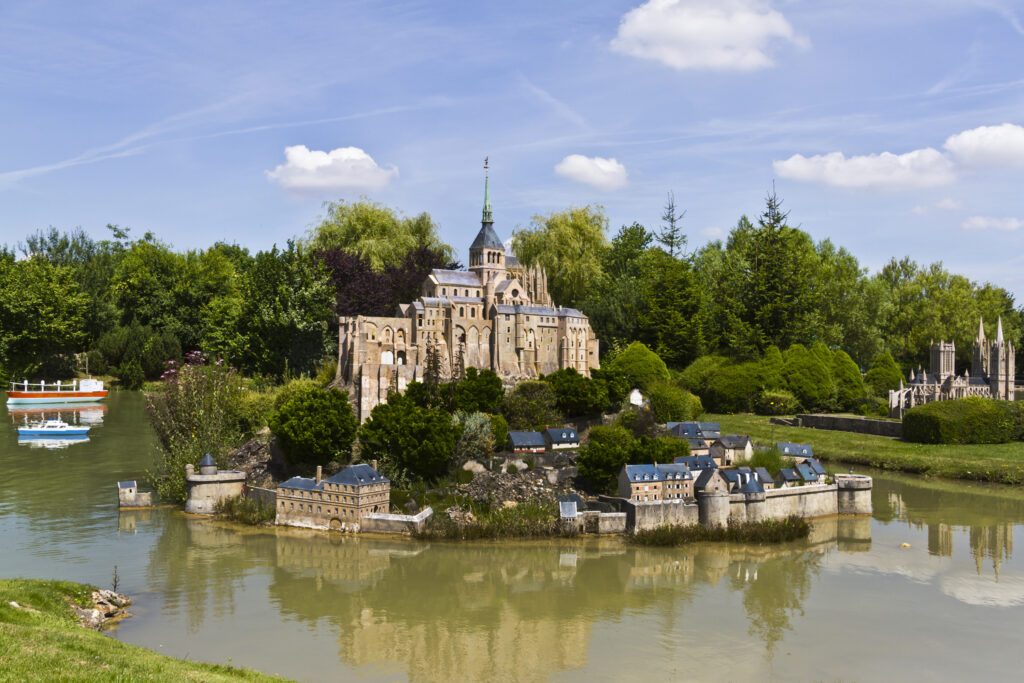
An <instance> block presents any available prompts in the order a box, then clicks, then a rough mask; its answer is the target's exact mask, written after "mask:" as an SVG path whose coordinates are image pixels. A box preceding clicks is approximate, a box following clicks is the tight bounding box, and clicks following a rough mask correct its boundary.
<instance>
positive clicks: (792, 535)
mask: <svg viewBox="0 0 1024 683" xmlns="http://www.w3.org/2000/svg"><path fill="white" fill-rule="evenodd" d="M810 533H811V523H810V522H808V521H807V520H806V519H804V518H803V517H796V516H792V517H787V518H786V519H770V520H765V521H763V522H735V523H733V522H730V523H729V524H728V526H724V527H712V528H710V529H708V528H706V527H703V526H701V525H700V524H693V525H689V526H662V527H658V528H655V529H646V530H643V531H638V532H636V533H635V534H633V535H632V536H631V537H630V541H631V542H633V543H636V544H637V545H650V546H667V547H674V546H679V545H685V544H687V543H698V542H711V541H725V542H729V543H788V542H790V541H796V540H799V539H801V538H807V537H808V536H809V535H810Z"/></svg>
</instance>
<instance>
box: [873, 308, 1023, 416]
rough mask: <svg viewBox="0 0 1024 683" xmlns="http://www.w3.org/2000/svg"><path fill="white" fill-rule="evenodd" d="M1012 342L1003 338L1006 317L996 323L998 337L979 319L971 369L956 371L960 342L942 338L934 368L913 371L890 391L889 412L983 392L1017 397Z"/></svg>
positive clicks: (1004, 397) (934, 349)
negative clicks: (906, 380) (988, 332)
mask: <svg viewBox="0 0 1024 683" xmlns="http://www.w3.org/2000/svg"><path fill="white" fill-rule="evenodd" d="M1014 354H1015V350H1014V348H1013V343H1012V342H1007V341H1006V340H1004V339H1003V321H1002V319H1000V320H999V322H998V323H997V325H996V338H995V341H989V340H987V339H986V338H985V324H984V321H983V320H982V321H979V322H978V336H977V338H976V339H975V340H974V356H973V359H972V361H971V371H970V372H964V374H962V375H957V374H956V368H955V361H956V346H954V344H953V342H945V341H940V342H937V343H933V344H932V347H931V372H930V373H929V372H925V371H924V370H919V371H918V372H917V373H914V371H913V370H911V372H910V381H909V383H908V384H904V383H903V382H902V381H901V382H900V388H899V389H896V390H893V391H890V392H889V414H890V415H891V416H892V417H899V418H902V417H903V413H905V412H906V411H907V410H910V409H911V408H913V407H914V406H918V405H921V404H923V403H931V402H932V401H948V400H951V399H955V398H966V397H967V396H981V397H983V398H991V399H996V400H1000V401H1012V400H1014V389H1015V383H1014V373H1015V371H1016V363H1015V360H1014Z"/></svg>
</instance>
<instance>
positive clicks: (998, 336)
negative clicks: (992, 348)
mask: <svg viewBox="0 0 1024 683" xmlns="http://www.w3.org/2000/svg"><path fill="white" fill-rule="evenodd" d="M1002 343H1003V316H999V322H998V323H996V344H1002Z"/></svg>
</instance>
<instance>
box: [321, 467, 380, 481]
mask: <svg viewBox="0 0 1024 683" xmlns="http://www.w3.org/2000/svg"><path fill="white" fill-rule="evenodd" d="M324 481H327V482H330V483H332V484H346V485H348V486H363V485H366V484H381V483H384V482H386V481H387V477H385V476H384V475H382V474H381V473H380V472H378V471H377V470H375V469H373V468H372V467H370V466H369V465H367V464H366V463H365V462H361V463H359V464H357V465H349V466H348V467H346V468H344V469H343V470H341V471H340V472H335V473H334V474H332V475H331V476H330V477H328V478H327V479H325V480H324Z"/></svg>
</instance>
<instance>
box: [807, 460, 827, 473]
mask: <svg viewBox="0 0 1024 683" xmlns="http://www.w3.org/2000/svg"><path fill="white" fill-rule="evenodd" d="M804 462H805V463H806V464H807V465H809V466H810V468H811V469H812V470H814V473H815V474H819V475H821V474H827V472H826V471H825V468H824V466H822V464H821V462H820V461H819V460H818V459H817V458H807V459H806V460H804Z"/></svg>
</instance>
